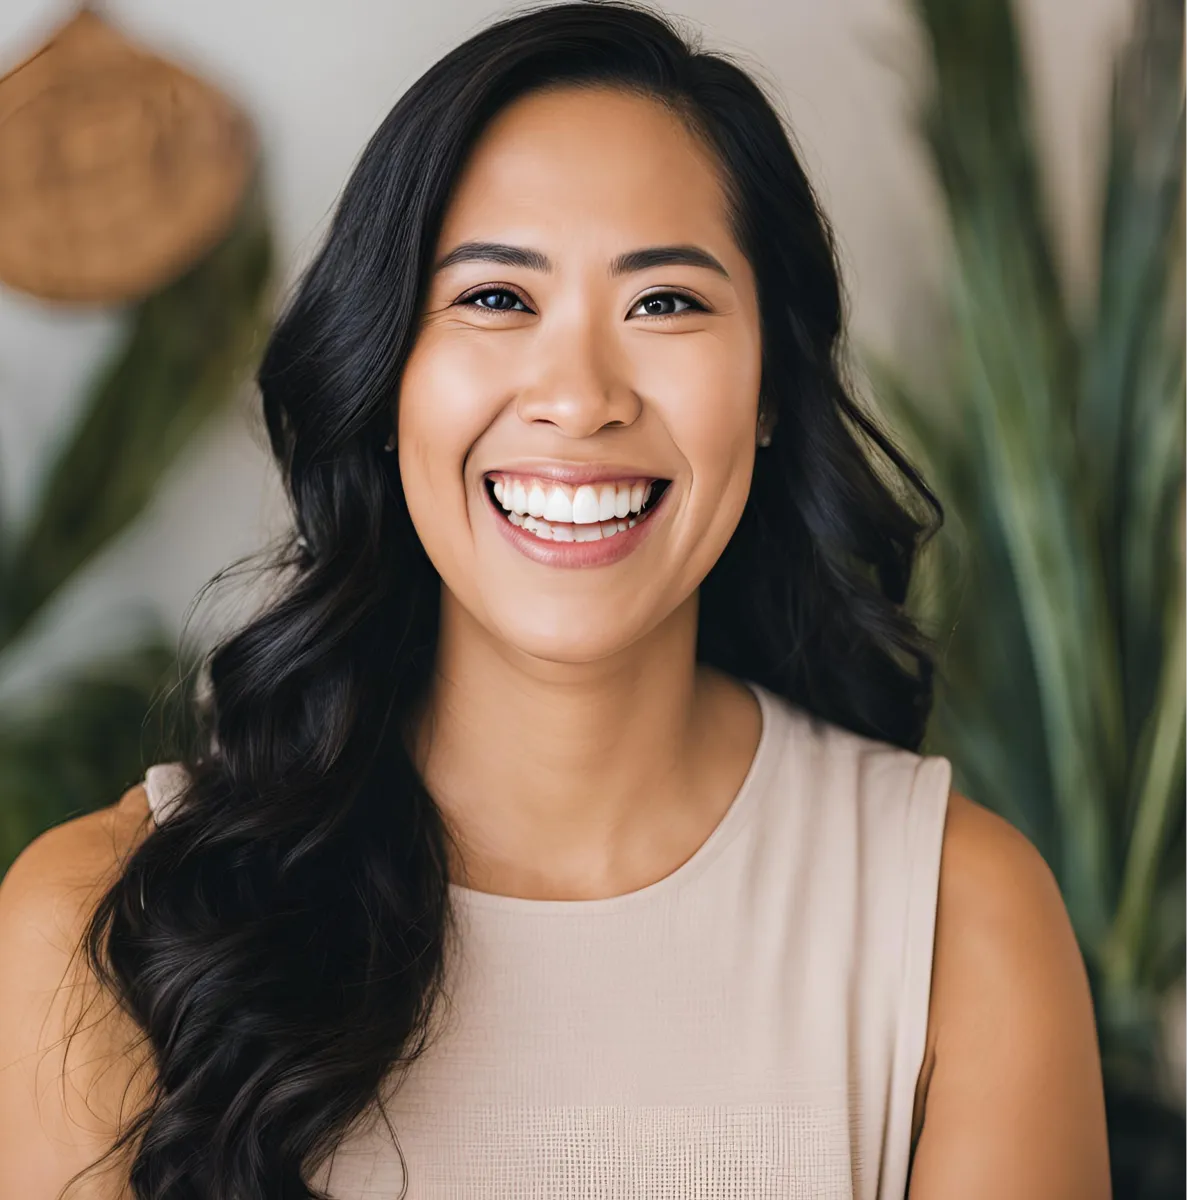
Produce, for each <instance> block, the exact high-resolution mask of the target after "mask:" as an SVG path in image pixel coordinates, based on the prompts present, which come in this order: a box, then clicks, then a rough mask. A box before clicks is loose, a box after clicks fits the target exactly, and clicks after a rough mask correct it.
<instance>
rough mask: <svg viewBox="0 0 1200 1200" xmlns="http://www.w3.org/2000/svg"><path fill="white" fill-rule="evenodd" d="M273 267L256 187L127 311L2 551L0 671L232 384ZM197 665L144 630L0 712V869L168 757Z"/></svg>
mask: <svg viewBox="0 0 1200 1200" xmlns="http://www.w3.org/2000/svg"><path fill="white" fill-rule="evenodd" d="M271 267H272V249H271V238H270V232H269V228H268V223H267V215H266V211H265V207H264V204H263V198H262V194H261V191H260V189H259V187H258V186H257V185H256V186H255V187H254V188H253V189H251V191H250V192H249V193H248V195H247V199H246V202H245V204H244V206H243V208H242V210H241V212H240V214H239V217H238V220H237V222H236V223H235V225H234V227H233V228H232V229H231V231H230V232H229V234H228V235H227V236H226V238H225V239H224V240H223V241H222V242H221V244H220V245H218V246H217V247H216V248H215V249H214V250H212V251H211V252H210V253H209V254H208V255H206V256H205V258H204V259H203V260H202V261H200V262H199V263H197V264H196V265H194V266H193V267H192V268H191V269H190V270H189V271H188V272H187V273H186V274H185V275H183V276H182V277H181V278H179V279H178V280H176V281H175V282H174V283H172V284H170V285H169V286H167V287H166V288H164V289H162V290H161V291H159V292H157V293H155V294H153V295H151V296H149V297H147V298H146V299H145V300H143V301H142V302H141V303H140V304H138V305H137V306H136V307H135V308H134V309H133V311H132V312H131V314H130V320H129V325H128V331H127V334H126V336H125V338H124V341H123V344H122V345H121V346H120V348H119V349H118V351H117V352H116V354H115V355H114V357H113V358H112V360H111V361H110V362H109V363H108V364H107V365H106V367H105V368H103V369H102V370H101V372H100V373H99V375H98V377H97V379H96V382H95V384H94V386H93V387H92V388H91V390H90V394H89V395H88V397H87V398H86V401H85V403H84V405H83V408H82V413H81V416H80V419H79V421H78V423H77V424H76V425H75V426H74V427H73V428H72V429H71V430H70V431H69V432H68V434H67V436H66V437H65V438H64V439H63V440H62V442H61V443H60V446H59V448H58V450H57V452H56V454H55V455H54V457H53V459H52V461H51V463H50V464H49V466H48V469H47V470H46V472H45V476H44V480H45V482H44V484H43V486H42V490H41V495H40V498H39V503H38V504H37V506H36V509H35V512H34V514H33V516H32V517H31V519H30V520H29V521H28V523H27V524H26V525H25V526H24V527H23V528H21V529H19V530H17V531H16V532H15V533H13V534H12V535H10V536H9V537H8V538H7V539H6V542H5V544H3V545H2V546H0V671H2V670H3V666H4V655H5V654H6V653H7V652H10V651H11V650H13V649H14V648H15V646H16V645H17V644H18V642H19V640H20V639H21V637H22V635H23V634H25V633H26V632H27V631H28V630H29V628H30V627H31V626H32V624H33V623H34V622H35V620H36V619H37V618H38V616H39V614H41V613H43V612H44V610H45V609H46V606H47V605H48V603H49V602H50V601H51V599H53V598H54V597H55V596H56V595H57V594H58V593H59V592H60V591H61V590H62V589H63V588H65V587H66V586H67V585H68V584H69V583H70V582H71V581H72V579H73V578H74V577H75V576H76V575H77V573H78V572H79V571H80V570H82V569H83V568H84V567H85V566H86V565H87V564H88V563H89V562H91V561H92V560H93V559H94V558H95V557H96V556H97V555H99V554H100V553H102V552H103V551H104V549H105V548H106V547H108V546H109V545H110V544H111V543H112V542H113V540H114V539H115V538H117V537H118V535H120V534H121V533H123V532H124V531H125V530H126V529H127V528H128V527H129V526H130V524H131V523H132V522H133V521H134V520H135V519H136V518H137V517H138V516H139V515H140V514H141V513H142V512H143V511H144V510H145V508H146V507H147V505H148V504H149V502H150V500H151V499H152V498H153V496H154V495H155V492H156V491H157V489H158V486H159V484H160V483H161V482H162V480H163V478H164V477H165V476H166V474H167V473H168V471H169V470H170V468H171V466H172V465H173V463H174V462H175V461H176V459H177V458H178V456H179V453H180V451H181V450H182V449H183V448H184V447H185V446H186V445H187V443H188V441H189V439H190V438H191V437H192V436H193V435H194V434H195V433H196V432H197V430H199V429H200V427H201V426H202V425H203V424H204V423H205V422H206V421H207V420H208V419H209V418H210V417H212V416H213V415H214V414H215V413H216V412H217V411H218V410H220V409H221V408H222V407H223V406H224V405H225V404H226V403H227V401H228V400H229V399H230V398H231V396H232V395H233V394H234V393H235V391H236V390H237V387H238V386H239V384H240V383H242V382H243V381H244V379H245V377H246V372H247V369H248V366H249V362H250V355H251V352H252V350H253V348H254V346H255V343H256V341H257V338H258V335H259V333H260V331H261V330H262V329H263V327H264V324H265V321H266V320H267V318H268V316H269V312H268V304H269V300H270V287H269V283H270V277H271ZM197 664H198V654H197V652H196V651H194V650H192V649H188V648H183V649H177V647H176V645H175V637H174V635H173V633H171V632H170V631H168V630H166V629H164V628H161V627H153V628H150V629H148V630H147V631H146V632H145V634H144V637H143V640H142V641H141V643H140V644H138V645H135V646H134V647H132V648H131V649H129V650H127V651H125V652H123V653H122V654H120V655H105V654H103V653H102V648H98V652H97V656H96V658H95V659H94V660H93V661H91V662H90V663H88V664H84V665H82V666H80V667H78V668H76V669H74V670H73V671H71V672H70V673H68V674H66V675H65V676H64V677H62V678H59V679H55V680H52V681H50V682H49V683H48V684H47V685H46V686H45V687H43V688H41V689H39V691H38V693H37V696H36V697H35V699H34V700H33V701H29V700H23V701H22V702H21V704H20V705H19V706H18V705H16V704H10V705H9V706H8V707H7V708H0V797H2V799H0V873H2V872H3V871H4V870H6V869H7V868H8V866H9V864H10V863H11V862H12V860H13V859H14V858H15V857H16V855H17V854H18V853H19V852H20V851H21V849H22V848H23V847H24V846H25V845H26V844H27V843H28V842H30V841H31V840H32V839H33V838H34V837H36V836H37V835H38V834H39V833H41V832H42V831H43V830H45V829H48V828H49V827H50V826H52V825H56V824H58V823H59V822H61V821H63V820H66V819H67V818H68V817H71V816H76V815H78V814H80V813H82V812H87V811H90V810H92V809H95V808H98V807H101V806H102V805H105V804H111V803H113V802H114V801H115V800H116V799H117V798H118V797H119V796H120V794H121V793H122V792H123V791H124V790H125V789H126V788H127V787H129V786H130V785H131V784H132V783H134V782H136V781H137V780H138V779H139V778H140V777H141V774H142V771H143V770H144V768H145V766H146V765H148V762H147V758H146V755H147V753H148V754H149V756H150V758H151V759H155V760H157V759H159V758H171V757H176V756H178V754H179V753H180V751H181V750H182V748H183V746H184V745H186V737H187V734H186V720H185V718H186V712H187V704H188V701H189V699H190V698H189V697H188V696H187V694H186V692H185V691H184V689H183V687H182V685H181V681H182V680H184V679H187V678H190V677H192V675H193V673H194V669H195V667H196V666H197ZM155 728H157V733H155ZM148 730H149V736H150V737H151V739H152V740H151V741H150V742H149V743H148V745H147V743H146V742H145V740H144V739H145V738H146V736H147V731H148Z"/></svg>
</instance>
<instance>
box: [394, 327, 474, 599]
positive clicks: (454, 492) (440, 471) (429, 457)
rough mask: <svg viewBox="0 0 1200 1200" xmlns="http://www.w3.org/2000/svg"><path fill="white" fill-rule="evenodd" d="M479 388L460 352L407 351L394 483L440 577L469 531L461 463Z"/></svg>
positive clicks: (458, 555)
mask: <svg viewBox="0 0 1200 1200" xmlns="http://www.w3.org/2000/svg"><path fill="white" fill-rule="evenodd" d="M487 395H488V393H487V390H486V387H484V386H482V385H481V382H480V381H479V380H478V378H477V377H476V374H475V373H474V372H472V371H471V370H470V369H469V364H465V363H464V361H463V356H456V355H455V354H453V353H446V352H445V351H444V350H443V349H442V348H441V347H440V346H439V345H436V344H433V343H429V344H426V345H422V344H421V343H420V342H418V345H417V346H416V347H415V348H414V350H413V352H412V354H411V355H410V356H409V360H408V362H407V364H406V365H405V370H404V374H403V376H402V377H401V381H400V394H399V398H398V412H397V420H396V429H397V435H398V441H399V462H400V480H401V484H402V486H403V488H404V498H405V502H406V503H407V505H408V510H409V513H410V515H411V516H412V520H413V524H414V526H415V527H416V530H417V534H418V536H419V537H420V539H421V542H422V544H423V545H424V547H425V550H426V553H427V554H428V555H429V557H430V559H431V560H432V561H433V564H434V566H435V567H436V568H437V569H438V572H439V574H441V575H442V576H443V578H450V577H453V576H454V575H457V574H459V573H460V569H461V568H460V567H459V565H458V564H459V563H460V560H461V559H462V557H463V555H464V554H465V553H466V552H467V550H468V542H469V537H470V531H469V527H468V524H467V502H466V493H465V490H464V486H463V462H464V461H465V459H466V457H467V454H468V453H469V451H470V449H471V446H472V444H473V443H474V441H475V439H476V438H477V437H478V436H479V434H480V433H481V432H482V430H483V429H484V428H485V427H486V424H487V420H488V414H487V413H486V412H485V411H484V410H485V407H486V397H487Z"/></svg>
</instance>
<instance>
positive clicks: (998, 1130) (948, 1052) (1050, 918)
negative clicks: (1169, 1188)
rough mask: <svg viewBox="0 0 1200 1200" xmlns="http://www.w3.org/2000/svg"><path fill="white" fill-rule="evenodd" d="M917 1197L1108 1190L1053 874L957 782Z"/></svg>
mask: <svg viewBox="0 0 1200 1200" xmlns="http://www.w3.org/2000/svg"><path fill="white" fill-rule="evenodd" d="M927 1063H928V1065H929V1066H930V1070H929V1072H928V1083H927V1088H926V1091H925V1095H924V1105H923V1108H924V1113H923V1120H922V1123H921V1128H920V1136H919V1139H918V1142H917V1147H916V1152H915V1155H914V1158H913V1168H912V1179H911V1190H910V1196H911V1200H957V1198H958V1197H961V1196H971V1197H973V1198H974V1200H1001V1198H1002V1197H1003V1198H1005V1200H1007V1198H1009V1197H1012V1196H1021V1197H1023V1200H1107V1197H1109V1196H1110V1194H1111V1193H1110V1183H1109V1167H1108V1146H1107V1135H1106V1131H1105V1117H1104V1094H1103V1087H1102V1081H1101V1072H1100V1057H1099V1050H1098V1045H1097V1037H1096V1026H1095V1018H1094V1015H1093V1010H1092V1001H1091V994H1090V990H1089V987H1088V980H1087V974H1086V971H1085V969H1084V964H1083V958H1082V955H1081V954H1080V951H1079V946H1078V943H1077V942H1076V940H1075V935H1074V932H1073V930H1072V928H1071V924H1070V920H1069V918H1068V916H1067V912H1066V908H1065V906H1064V904H1063V901H1062V897H1061V895H1060V893H1059V890H1058V885H1057V883H1056V882H1055V879H1054V876H1053V874H1052V873H1051V871H1050V868H1049V867H1048V866H1047V865H1046V863H1045V862H1044V860H1043V859H1042V858H1041V856H1040V855H1039V854H1038V853H1037V851H1036V850H1035V849H1034V847H1033V846H1032V845H1031V844H1030V843H1029V841H1027V840H1026V838H1025V837H1024V836H1023V835H1022V834H1020V833H1019V832H1018V831H1017V830H1016V829H1014V828H1013V827H1012V826H1011V825H1009V824H1008V823H1007V822H1006V821H1004V820H1002V819H1001V818H1000V817H998V816H996V815H995V814H993V813H991V812H989V811H988V810H986V809H984V808H982V807H981V806H980V805H977V804H974V803H973V802H971V801H970V800H967V799H966V798H965V797H963V796H961V795H959V794H957V793H952V794H951V799H950V807H949V809H948V811H947V815H946V833H945V842H944V847H943V852H942V872H941V880H940V884H939V889H938V914H937V923H936V932H935V942H934V964H933V981H932V985H931V996H930V1037H929V1057H928V1060H927Z"/></svg>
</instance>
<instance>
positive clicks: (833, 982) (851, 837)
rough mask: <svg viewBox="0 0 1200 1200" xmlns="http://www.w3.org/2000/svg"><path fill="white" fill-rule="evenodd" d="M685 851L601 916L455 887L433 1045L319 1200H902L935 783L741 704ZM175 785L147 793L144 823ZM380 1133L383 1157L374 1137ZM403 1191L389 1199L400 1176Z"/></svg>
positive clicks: (899, 763)
mask: <svg viewBox="0 0 1200 1200" xmlns="http://www.w3.org/2000/svg"><path fill="white" fill-rule="evenodd" d="M753 690H754V692H755V695H756V696H757V697H758V699H759V702H760V704H761V706H762V709H763V732H762V738H761V741H760V743H759V746H758V749H757V752H756V754H755V756H754V759H753V761H752V763H751V766H750V769H749V772H748V774H747V776H746V778H745V780H744V782H743V784H742V787H741V789H740V791H739V792H738V794H737V796H736V798H735V799H734V801H733V803H732V805H731V806H730V808H729V809H728V811H727V812H726V814H725V816H724V817H723V818H722V820H721V822H720V823H719V824H718V826H717V827H716V829H715V830H714V831H713V832H712V834H711V835H710V836H709V838H708V840H707V841H705V842H704V844H703V845H702V846H701V847H700V849H699V850H697V851H696V853H695V854H694V855H693V856H692V857H691V858H690V859H688V861H687V862H685V863H684V864H683V865H682V866H681V867H679V868H678V869H677V870H675V871H673V872H672V873H671V874H670V875H668V876H666V877H665V878H663V879H660V880H658V881H657V882H656V883H653V884H651V885H649V886H648V887H644V888H641V889H639V890H638V891H635V892H630V893H627V894H625V895H622V896H614V897H611V898H609V899H603V900H528V899H523V898H518V897H511V896H497V895H491V894H488V893H483V892H475V891H470V890H467V889H464V888H462V887H459V886H457V885H454V886H452V889H451V891H452V902H453V903H454V904H455V905H456V907H457V911H459V912H460V913H461V918H462V929H463V938H462V942H461V949H460V953H456V954H453V955H451V967H450V972H449V993H448V994H449V995H450V997H451V998H450V1000H449V1006H448V1007H444V1008H443V1012H444V1014H445V1018H444V1019H445V1021H446V1023H445V1024H444V1026H442V1027H441V1030H440V1032H439V1034H438V1035H437V1037H436V1038H435V1040H434V1041H433V1042H432V1044H431V1045H430V1046H429V1048H428V1049H427V1050H426V1051H425V1052H424V1054H423V1055H422V1056H421V1057H419V1058H418V1059H417V1062H416V1064H415V1066H414V1067H413V1069H412V1070H411V1071H410V1073H409V1074H408V1075H407V1076H406V1077H405V1078H403V1079H402V1080H400V1082H399V1085H398V1086H397V1087H396V1089H395V1091H394V1093H393V1094H392V1095H391V1096H390V1098H389V1099H388V1103H387V1105H386V1109H385V1111H386V1115H387V1118H388V1121H387V1122H386V1123H385V1122H384V1121H383V1120H382V1119H381V1118H380V1117H379V1115H378V1113H377V1112H376V1113H374V1114H368V1116H367V1117H366V1118H365V1119H364V1121H365V1123H364V1124H363V1125H362V1126H361V1127H359V1128H357V1129H356V1130H355V1131H353V1132H352V1133H351V1134H350V1135H349V1136H348V1137H347V1138H346V1139H344V1141H343V1143H342V1145H341V1146H340V1147H339V1148H338V1150H337V1151H336V1153H335V1154H334V1155H333V1156H332V1157H331V1158H330V1159H328V1160H327V1161H326V1162H325V1163H323V1164H322V1165H321V1167H320V1168H319V1169H318V1171H317V1172H316V1173H315V1174H314V1177H313V1180H312V1181H313V1182H314V1183H316V1184H317V1185H318V1186H324V1187H326V1188H327V1189H328V1190H329V1193H330V1194H331V1195H332V1196H333V1197H336V1200H368V1198H369V1200H383V1198H385V1197H386V1198H387V1200H396V1198H397V1197H399V1196H400V1195H401V1193H402V1191H404V1188H405V1182H406V1179H407V1185H408V1186H407V1191H406V1192H404V1194H405V1200H468V1198H469V1200H497V1198H500V1197H513V1198H519V1200H585V1198H587V1200H592V1198H597V1200H598V1198H601V1197H603V1198H605V1200H608V1198H613V1200H616V1198H621V1200H782V1198H784V1197H787V1198H789V1200H792V1198H795V1200H800V1198H804V1200H902V1198H903V1196H904V1192H905V1187H906V1178H907V1174H908V1163H909V1151H910V1141H911V1136H912V1110H913V1098H914V1094H915V1088H916V1082H917V1075H918V1073H919V1071H920V1068H921V1063H922V1059H923V1056H924V1048H925V1033H926V1019H927V1014H928V1004H929V985H930V968H931V963H932V954H933V932H934V914H935V907H936V900H937V886H938V873H939V867H940V862H941V845H942V830H943V825H944V820H945V813H946V802H947V797H948V794H949V788H950V774H951V772H950V764H949V762H948V761H947V760H946V759H944V758H939V757H933V756H920V755H917V754H912V753H909V752H907V751H904V750H898V749H896V748H895V747H893V746H889V745H886V744H884V743H881V742H876V741H872V740H869V739H866V738H863V737H860V736H858V735H855V734H852V733H849V732H848V731H846V730H844V729H841V728H839V727H837V726H834V725H830V724H828V723H825V722H821V721H818V720H817V719H815V718H814V717H812V716H811V715H810V714H808V713H807V712H805V711H804V710H803V709H800V708H797V707H794V706H792V705H791V704H789V703H788V702H787V701H785V700H783V699H781V698H780V697H778V696H776V695H774V694H772V693H770V692H767V691H765V690H764V689H762V688H760V687H758V686H754V689H753ZM181 769H182V768H180V767H179V766H178V765H177V764H173V763H161V764H158V765H157V766H154V767H151V768H150V769H149V770H148V771H147V773H146V781H145V782H146V790H147V793H148V795H149V798H150V805H151V808H152V809H153V810H154V811H155V813H156V815H157V816H158V817H159V818H160V819H161V816H162V814H163V812H164V810H165V809H166V808H167V807H168V806H169V803H170V800H171V799H172V795H173V790H174V788H175V786H176V785H177V781H178V779H179V776H178V774H177V772H179V771H180V770H181ZM388 1124H390V1125H391V1126H392V1129H393V1130H394V1133H395V1137H396V1140H397V1141H398V1143H399V1146H400V1151H402V1153H403V1162H402V1160H401V1154H400V1153H399V1152H398V1151H397V1149H396V1145H395V1144H394V1143H393V1140H392V1135H391V1134H390V1133H389V1131H388V1128H387V1125H388ZM406 1168H407V1174H406Z"/></svg>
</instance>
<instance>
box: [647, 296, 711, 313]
mask: <svg viewBox="0 0 1200 1200" xmlns="http://www.w3.org/2000/svg"><path fill="white" fill-rule="evenodd" d="M676 300H682V301H683V302H684V303H685V304H686V305H688V306H689V308H690V309H691V310H692V311H694V312H707V311H708V310H707V309H706V308H705V307H704V306H703V305H702V304H701V303H700V302H699V301H697V300H693V299H692V298H691V297H690V296H685V295H684V294H683V293H682V292H652V293H651V294H650V295H649V296H643V297H642V298H641V299H640V300H639V301H638V302H637V304H635V305H634V308H635V309H637V308H642V307H643V306H648V307H649V308H650V311H647V312H646V313H645V315H646V316H648V317H657V318H661V317H682V316H683V315H684V313H686V312H687V311H688V309H686V308H684V309H676V308H674V301H676Z"/></svg>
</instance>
